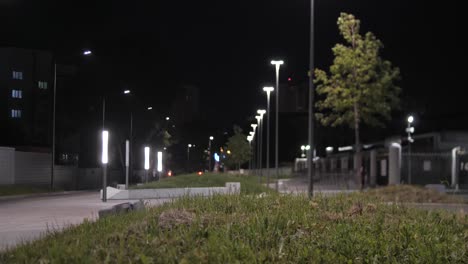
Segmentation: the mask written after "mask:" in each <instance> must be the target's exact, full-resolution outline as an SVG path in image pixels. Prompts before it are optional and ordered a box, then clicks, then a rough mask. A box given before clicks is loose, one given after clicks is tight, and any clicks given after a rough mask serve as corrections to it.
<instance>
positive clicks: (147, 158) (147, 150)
mask: <svg viewBox="0 0 468 264" xmlns="http://www.w3.org/2000/svg"><path fill="white" fill-rule="evenodd" d="M149 168H150V148H149V147H145V171H146V173H145V174H146V183H148V170H149Z"/></svg>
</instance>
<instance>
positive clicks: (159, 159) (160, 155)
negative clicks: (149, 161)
mask: <svg viewBox="0 0 468 264" xmlns="http://www.w3.org/2000/svg"><path fill="white" fill-rule="evenodd" d="M157 155H158V156H157V157H158V165H157V171H158V172H162V171H163V165H162V152H161V151H158V154H157Z"/></svg>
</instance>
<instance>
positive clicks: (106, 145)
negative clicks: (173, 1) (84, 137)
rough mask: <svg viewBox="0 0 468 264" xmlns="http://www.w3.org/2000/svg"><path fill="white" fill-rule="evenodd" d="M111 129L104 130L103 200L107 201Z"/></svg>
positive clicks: (102, 157)
mask: <svg viewBox="0 0 468 264" xmlns="http://www.w3.org/2000/svg"><path fill="white" fill-rule="evenodd" d="M108 152H109V131H107V130H103V131H102V154H101V162H102V201H103V202H107V163H109V153H108Z"/></svg>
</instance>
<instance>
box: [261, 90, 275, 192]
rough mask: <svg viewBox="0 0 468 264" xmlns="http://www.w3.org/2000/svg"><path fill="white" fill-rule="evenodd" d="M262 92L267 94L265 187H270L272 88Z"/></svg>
mask: <svg viewBox="0 0 468 264" xmlns="http://www.w3.org/2000/svg"><path fill="white" fill-rule="evenodd" d="M263 91H264V92H266V94H267V112H266V114H267V128H266V130H267V151H266V169H267V186H270V93H271V92H273V91H274V88H273V87H263ZM276 180H277V181H276V190H277V191H278V179H276Z"/></svg>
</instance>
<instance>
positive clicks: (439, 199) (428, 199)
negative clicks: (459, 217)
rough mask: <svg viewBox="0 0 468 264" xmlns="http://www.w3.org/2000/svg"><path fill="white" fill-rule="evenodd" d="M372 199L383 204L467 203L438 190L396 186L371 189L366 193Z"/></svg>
mask: <svg viewBox="0 0 468 264" xmlns="http://www.w3.org/2000/svg"><path fill="white" fill-rule="evenodd" d="M365 193H366V195H368V196H369V198H370V199H374V200H378V201H383V202H406V203H464V202H465V201H464V200H463V199H462V198H460V197H456V196H453V195H448V194H445V193H440V192H438V191H436V190H432V189H428V188H424V187H420V186H414V185H394V186H387V187H383V188H377V189H371V190H369V191H366V192H365Z"/></svg>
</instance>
